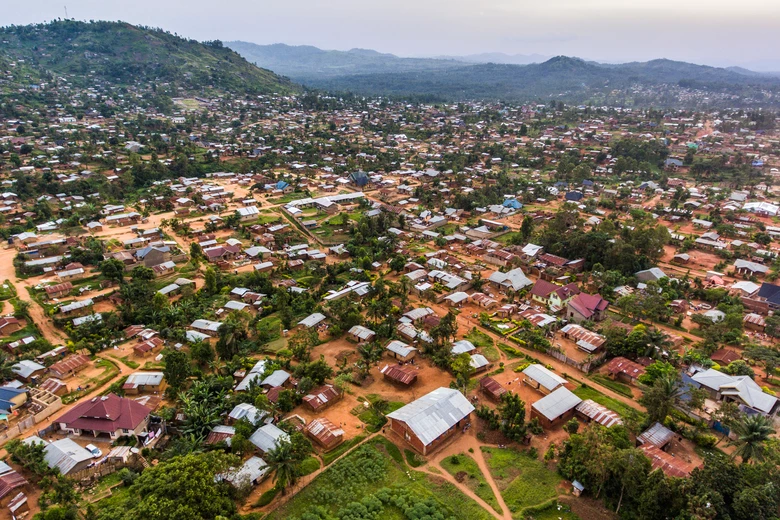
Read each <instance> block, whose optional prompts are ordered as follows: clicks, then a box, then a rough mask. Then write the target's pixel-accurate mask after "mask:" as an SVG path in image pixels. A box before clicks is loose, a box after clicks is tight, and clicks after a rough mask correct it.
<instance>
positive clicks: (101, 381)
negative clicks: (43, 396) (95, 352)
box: [62, 358, 119, 404]
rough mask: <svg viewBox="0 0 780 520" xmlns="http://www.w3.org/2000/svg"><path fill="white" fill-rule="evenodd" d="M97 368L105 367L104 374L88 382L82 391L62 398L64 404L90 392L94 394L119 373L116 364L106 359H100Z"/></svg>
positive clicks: (96, 364)
mask: <svg viewBox="0 0 780 520" xmlns="http://www.w3.org/2000/svg"><path fill="white" fill-rule="evenodd" d="M95 366H96V367H103V373H102V374H100V375H99V376H95V377H93V378H92V379H89V380H87V381H86V382H85V383H84V386H83V387H82V389H81V390H76V391H74V392H70V393H69V394H66V395H64V396H63V397H62V402H63V404H70V403H72V402H74V401H76V400H78V399H79V398H81V397H82V396H84V395H86V394H88V393H89V392H94V391H95V390H96V389H98V388H100V387H102V386H103V385H105V384H106V383H108V382H109V381H111V380H112V379H114V378H115V377H116V375H117V374H118V373H119V367H118V366H117V364H116V363H114V362H113V361H111V360H108V359H105V358H99V359H98V360H97V361H96V362H95Z"/></svg>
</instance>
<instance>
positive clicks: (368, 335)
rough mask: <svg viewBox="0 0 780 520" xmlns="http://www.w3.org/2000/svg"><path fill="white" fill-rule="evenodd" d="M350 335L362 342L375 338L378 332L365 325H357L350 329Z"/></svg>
mask: <svg viewBox="0 0 780 520" xmlns="http://www.w3.org/2000/svg"><path fill="white" fill-rule="evenodd" d="M349 335H350V336H351V337H352V339H354V340H355V341H357V342H358V343H362V342H366V341H371V340H372V339H374V337H375V336H376V333H375V332H374V331H373V330H371V329H369V328H367V327H364V326H363V325H355V326H354V327H352V328H351V329H349Z"/></svg>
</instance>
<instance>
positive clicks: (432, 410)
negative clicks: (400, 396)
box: [387, 387, 474, 455]
mask: <svg viewBox="0 0 780 520" xmlns="http://www.w3.org/2000/svg"><path fill="white" fill-rule="evenodd" d="M473 411H474V407H473V406H472V405H471V403H469V401H468V399H466V397H464V395H463V394H462V393H460V392H459V391H458V390H454V389H452V388H444V387H442V388H437V389H436V390H434V391H432V392H430V393H428V394H426V395H424V396H422V397H420V398H419V399H417V400H416V401H412V402H411V403H409V404H407V405H406V406H403V407H401V408H399V409H398V410H396V411H394V412H392V413H390V414H388V415H387V418H388V419H389V421H390V430H391V431H393V432H394V433H396V434H398V435H399V436H401V437H402V438H403V439H404V440H405V441H406V442H408V443H409V444H410V445H411V446H412V447H413V448H414V449H416V450H417V451H418V452H420V453H421V454H423V455H427V454H429V453H431V452H433V451H434V450H436V449H437V448H439V447H440V446H441V445H442V444H443V443H444V442H445V441H446V440H447V439H448V438H450V437H451V436H452V435H454V434H455V432H456V431H458V430H459V429H460V428H463V427H464V426H466V425H467V424H469V422H470V420H471V412H473Z"/></svg>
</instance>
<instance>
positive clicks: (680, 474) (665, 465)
mask: <svg viewBox="0 0 780 520" xmlns="http://www.w3.org/2000/svg"><path fill="white" fill-rule="evenodd" d="M640 449H641V450H642V452H643V453H644V454H645V457H647V458H648V459H650V463H651V464H652V466H653V470H656V469H660V470H661V471H663V472H664V474H665V475H666V476H668V477H676V478H685V477H687V476H689V475H690V474H691V472H692V471H693V470H694V469H695V468H696V466H695V465H693V464H691V463H690V462H686V461H685V460H683V459H681V458H679V457H675V456H673V455H670V454H668V453H666V452H665V451H662V450H661V449H659V448H658V447H656V446H654V445H652V444H645V445H643V446H642V447H641V448H640Z"/></svg>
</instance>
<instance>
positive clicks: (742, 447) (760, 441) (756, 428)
mask: <svg viewBox="0 0 780 520" xmlns="http://www.w3.org/2000/svg"><path fill="white" fill-rule="evenodd" d="M731 429H732V431H733V432H734V434H735V435H736V438H735V439H734V440H733V441H731V442H729V444H730V445H732V446H736V448H737V449H736V450H735V451H734V455H733V456H734V457H736V456H737V455H739V456H740V457H741V458H742V463H743V464H747V463H748V462H749V461H750V460H752V459H755V460H757V461H762V460H764V447H765V446H764V444H765V443H766V441H767V439H769V436H770V435H772V434H774V433H775V430H774V428H772V422H771V421H770V420H769V419H767V418H766V417H764V416H763V415H761V414H756V415H743V416H742V417H741V418H740V420H739V421H737V422H736V423H735V424H734V425H733V426H732V428H731Z"/></svg>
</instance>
